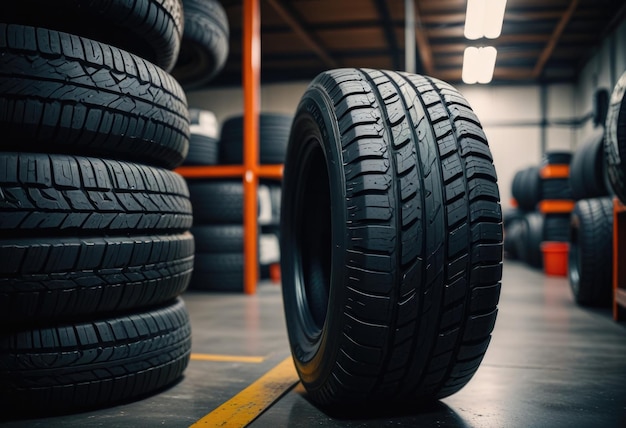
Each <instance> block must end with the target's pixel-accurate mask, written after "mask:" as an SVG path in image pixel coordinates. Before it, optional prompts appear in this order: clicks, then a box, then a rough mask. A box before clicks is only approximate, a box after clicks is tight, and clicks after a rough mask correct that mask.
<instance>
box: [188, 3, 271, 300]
mask: <svg viewBox="0 0 626 428" xmlns="http://www.w3.org/2000/svg"><path fill="white" fill-rule="evenodd" d="M260 26H261V14H260V8H259V0H244V4H243V58H242V61H243V70H242V72H243V98H244V99H243V109H244V112H243V135H244V139H243V165H219V166H184V167H179V168H177V169H176V172H178V173H179V174H181V175H182V176H183V177H185V178H234V177H241V179H242V180H243V197H244V213H243V228H244V248H243V249H244V271H243V273H242V275H244V283H243V289H244V293H246V294H254V293H255V292H256V286H257V282H258V280H259V268H258V265H257V262H258V247H257V245H258V218H257V216H258V209H257V207H258V196H257V189H258V184H259V178H270V179H276V180H280V179H282V176H283V166H282V165H259V133H258V129H259V82H260V66H261V55H260V52H261V36H260Z"/></svg>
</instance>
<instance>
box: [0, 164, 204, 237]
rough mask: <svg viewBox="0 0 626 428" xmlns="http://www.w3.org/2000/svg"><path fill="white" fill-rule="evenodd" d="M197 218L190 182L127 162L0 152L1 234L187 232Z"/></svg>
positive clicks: (40, 235) (160, 170)
mask: <svg viewBox="0 0 626 428" xmlns="http://www.w3.org/2000/svg"><path fill="white" fill-rule="evenodd" d="M191 223H192V212H191V203H190V201H189V193H188V190H187V185H186V184H185V180H184V179H183V178H182V177H181V176H180V175H178V174H176V173H174V172H171V171H167V170H164V169H161V168H155V167H150V166H145V165H140V164H134V163H129V162H118V161H113V160H107V159H97V158H87V157H80V156H66V155H46V154H38V153H2V152H0V234H1V236H2V239H3V240H5V239H15V238H17V239H21V238H26V237H33V238H43V237H44V236H65V237H76V236H81V237H83V236H86V237H93V236H94V235H97V236H114V235H117V236H120V235H122V234H133V235H137V234H146V233H149V234H154V233H160V232H165V233H177V232H183V231H185V230H187V229H189V227H191Z"/></svg>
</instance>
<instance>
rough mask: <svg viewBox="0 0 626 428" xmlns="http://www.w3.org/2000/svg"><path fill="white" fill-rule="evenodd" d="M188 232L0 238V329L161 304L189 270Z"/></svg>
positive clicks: (191, 245)
mask: <svg viewBox="0 0 626 428" xmlns="http://www.w3.org/2000/svg"><path fill="white" fill-rule="evenodd" d="M193 255H194V242H193V237H192V236H191V234H189V233H184V234H180V235H159V236H141V235H138V236H130V237H88V238H72V237H67V238H63V237H47V238H46V237H37V238H16V239H0V329H1V328H6V327H9V326H16V325H18V324H19V325H40V324H41V323H42V322H48V323H50V322H58V321H60V320H62V321H70V320H72V319H76V317H78V316H86V315H90V316H94V315H96V314H104V313H113V312H121V311H124V310H129V309H140V308H145V307H147V306H151V305H157V304H161V303H163V302H166V301H169V300H171V299H173V298H175V297H176V296H178V295H180V294H181V293H182V292H183V291H185V289H186V288H187V285H188V284H189V280H190V278H191V272H192V269H193Z"/></svg>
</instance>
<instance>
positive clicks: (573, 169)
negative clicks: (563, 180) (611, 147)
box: [569, 129, 609, 200]
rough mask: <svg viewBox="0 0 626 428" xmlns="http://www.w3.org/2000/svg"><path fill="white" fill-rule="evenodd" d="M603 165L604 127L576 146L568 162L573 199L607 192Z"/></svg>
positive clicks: (606, 193) (602, 194)
mask: <svg viewBox="0 0 626 428" xmlns="http://www.w3.org/2000/svg"><path fill="white" fill-rule="evenodd" d="M605 174H606V173H605V166H604V129H601V130H598V131H596V132H594V133H593V135H592V136H591V137H590V138H589V139H588V140H586V141H585V142H584V143H582V144H581V145H580V146H579V147H577V149H576V151H575V152H574V155H573V156H572V162H571V164H570V176H569V183H570V187H571V189H572V196H573V198H574V199H575V200H581V199H588V198H596V197H601V196H607V195H608V194H609V192H608V189H607V188H606V180H605Z"/></svg>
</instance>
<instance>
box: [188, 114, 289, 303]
mask: <svg viewBox="0 0 626 428" xmlns="http://www.w3.org/2000/svg"><path fill="white" fill-rule="evenodd" d="M291 118H292V116H289V115H282V114H270V113H262V114H261V115H260V116H259V143H260V144H259V161H260V163H261V164H262V165H267V164H282V163H283V162H284V158H285V151H286V147H287V141H288V138H289V127H290V126H291ZM219 148H220V149H219V150H220V156H219V164H220V165H241V164H242V163H243V116H234V117H231V118H228V119H226V120H225V121H224V123H223V124H222V129H221V133H220V142H219ZM188 185H189V191H190V194H191V201H192V204H193V206H194V213H195V214H194V226H193V228H192V232H193V234H194V236H195V238H196V261H197V262H196V267H195V269H194V274H193V278H192V280H191V284H190V288H192V289H196V290H206V291H229V292H233V291H234V292H241V291H243V270H244V253H243V183H242V181H241V179H239V178H237V179H224V180H217V179H189V180H188ZM258 192H259V193H258V200H259V217H258V222H259V226H260V228H259V232H260V233H259V267H260V272H261V277H262V278H269V277H270V266H271V265H272V264H276V263H278V262H279V260H280V249H279V243H278V229H279V221H280V182H279V181H272V180H263V181H262V182H261V183H260V185H259V189H258Z"/></svg>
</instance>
